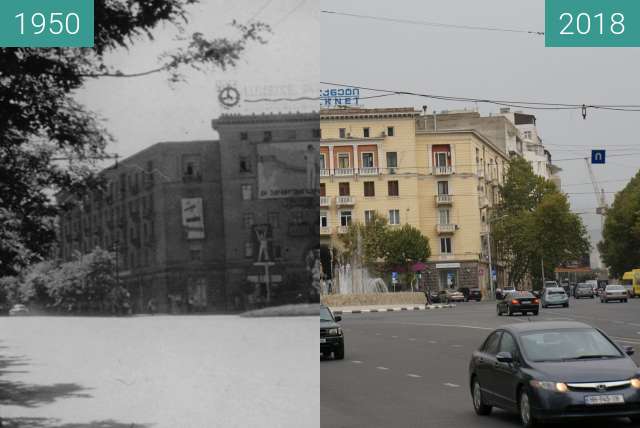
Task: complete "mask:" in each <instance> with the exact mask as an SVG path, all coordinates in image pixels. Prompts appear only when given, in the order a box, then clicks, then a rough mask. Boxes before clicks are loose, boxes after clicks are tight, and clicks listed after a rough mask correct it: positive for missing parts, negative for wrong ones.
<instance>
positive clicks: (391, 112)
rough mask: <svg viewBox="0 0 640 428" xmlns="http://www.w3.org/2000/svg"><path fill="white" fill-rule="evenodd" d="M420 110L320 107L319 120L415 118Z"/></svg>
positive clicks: (404, 108) (406, 108) (407, 108)
mask: <svg viewBox="0 0 640 428" xmlns="http://www.w3.org/2000/svg"><path fill="white" fill-rule="evenodd" d="M419 115H420V112H419V111H417V110H415V109H413V108H412V107H403V108H379V109H357V108H349V109H341V108H335V109H321V110H320V120H321V121H322V120H345V119H356V120H365V119H415V118H416V117H418V116H419Z"/></svg>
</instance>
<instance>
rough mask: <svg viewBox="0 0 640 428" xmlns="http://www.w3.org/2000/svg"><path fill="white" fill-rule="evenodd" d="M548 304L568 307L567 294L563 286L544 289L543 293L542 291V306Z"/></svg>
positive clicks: (546, 306) (545, 306)
mask: <svg viewBox="0 0 640 428" xmlns="http://www.w3.org/2000/svg"><path fill="white" fill-rule="evenodd" d="M549 306H562V307H564V308H568V307H569V296H568V295H567V292H566V291H564V288H562V287H550V288H547V289H545V290H544V293H542V307H543V308H548V307H549Z"/></svg>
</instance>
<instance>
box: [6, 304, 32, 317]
mask: <svg viewBox="0 0 640 428" xmlns="http://www.w3.org/2000/svg"><path fill="white" fill-rule="evenodd" d="M28 314H29V308H27V307H26V306H25V305H13V308H11V309H10V310H9V315H11V316H16V315H28Z"/></svg>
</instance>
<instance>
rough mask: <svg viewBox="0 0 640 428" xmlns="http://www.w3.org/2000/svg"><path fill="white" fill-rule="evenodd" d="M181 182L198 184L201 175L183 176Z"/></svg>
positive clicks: (200, 180)
mask: <svg viewBox="0 0 640 428" xmlns="http://www.w3.org/2000/svg"><path fill="white" fill-rule="evenodd" d="M182 181H183V182H185V183H200V182H202V174H200V173H199V172H198V173H193V174H187V173H185V174H183V176H182Z"/></svg>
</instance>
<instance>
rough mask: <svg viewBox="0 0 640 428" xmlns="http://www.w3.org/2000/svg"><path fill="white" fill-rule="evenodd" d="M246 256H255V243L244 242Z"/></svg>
mask: <svg viewBox="0 0 640 428" xmlns="http://www.w3.org/2000/svg"><path fill="white" fill-rule="evenodd" d="M244 256H245V257H253V243H252V242H245V243H244Z"/></svg>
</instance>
